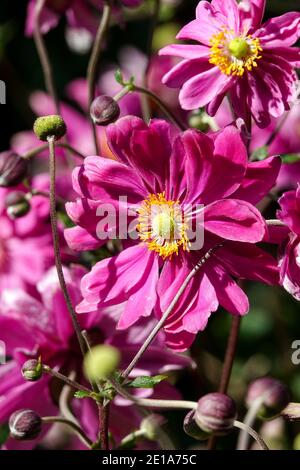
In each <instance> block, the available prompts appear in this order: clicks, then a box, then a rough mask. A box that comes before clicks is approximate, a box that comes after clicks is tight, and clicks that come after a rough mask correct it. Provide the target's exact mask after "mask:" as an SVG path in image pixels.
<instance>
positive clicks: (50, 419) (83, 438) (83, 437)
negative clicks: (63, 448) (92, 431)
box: [42, 416, 93, 449]
mask: <svg viewBox="0 0 300 470" xmlns="http://www.w3.org/2000/svg"><path fill="white" fill-rule="evenodd" d="M42 421H43V423H44V424H54V423H60V424H65V425H66V426H68V427H69V428H70V429H71V430H72V431H73V432H74V433H75V434H76V435H77V436H78V437H79V438H80V440H81V441H82V442H83V443H84V444H85V445H86V446H87V447H88V448H89V449H92V447H93V441H91V439H90V438H89V437H88V436H87V435H86V434H85V432H84V431H83V430H82V429H81V428H80V427H79V426H78V425H77V424H75V423H74V422H73V421H70V420H68V419H65V418H62V417H60V416H45V417H43V418H42Z"/></svg>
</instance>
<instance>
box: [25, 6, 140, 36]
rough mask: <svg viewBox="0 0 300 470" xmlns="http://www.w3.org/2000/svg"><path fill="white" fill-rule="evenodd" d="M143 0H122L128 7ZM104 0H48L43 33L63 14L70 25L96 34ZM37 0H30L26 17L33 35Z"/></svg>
mask: <svg viewBox="0 0 300 470" xmlns="http://www.w3.org/2000/svg"><path fill="white" fill-rule="evenodd" d="M142 2H143V0H122V3H123V5H124V6H126V7H130V8H134V7H137V6H138V5H140V4H141V3H142ZM103 3H104V2H103V1H102V0H46V5H45V7H44V8H43V11H42V14H41V19H40V24H41V31H42V33H48V31H50V30H51V29H52V28H55V27H56V26H57V25H58V23H59V21H60V18H61V16H62V15H66V17H67V21H68V24H69V26H71V27H73V28H84V29H86V30H88V31H90V32H91V33H92V34H95V33H96V31H97V27H98V24H99V16H98V15H97V11H98V12H100V13H101V11H102V8H103ZM35 5H36V0H29V2H28V8H27V19H26V34H27V35H29V36H31V35H32V33H33V30H34V21H35Z"/></svg>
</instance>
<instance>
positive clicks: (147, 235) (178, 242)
mask: <svg viewBox="0 0 300 470" xmlns="http://www.w3.org/2000/svg"><path fill="white" fill-rule="evenodd" d="M137 230H138V232H139V237H140V240H142V241H143V242H145V243H146V244H147V247H148V249H149V250H151V251H155V252H156V253H158V254H159V255H160V256H161V257H162V258H163V259H166V258H171V257H172V256H173V255H174V254H175V255H178V253H179V249H180V247H181V248H182V249H183V250H188V249H189V240H188V237H187V233H186V230H187V226H186V224H185V223H184V215H183V212H182V208H181V207H180V205H179V202H178V201H170V200H167V199H166V198H165V194H164V193H159V194H149V196H148V197H147V199H145V200H144V201H143V202H142V204H141V206H140V208H139V209H138V225H137Z"/></svg>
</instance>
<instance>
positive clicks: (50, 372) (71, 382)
mask: <svg viewBox="0 0 300 470" xmlns="http://www.w3.org/2000/svg"><path fill="white" fill-rule="evenodd" d="M43 372H44V373H45V374H48V375H51V377H55V378H56V379H59V380H61V381H62V382H64V383H66V384H67V385H69V386H70V387H72V388H74V389H75V390H83V391H85V392H87V393H92V390H90V389H89V388H87V387H85V386H84V385H81V384H80V383H78V382H76V381H75V380H71V379H70V378H69V377H66V376H65V375H63V374H61V373H60V372H57V371H56V370H54V369H51V367H49V366H47V365H46V364H43Z"/></svg>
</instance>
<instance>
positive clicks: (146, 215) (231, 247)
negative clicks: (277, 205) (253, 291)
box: [65, 117, 280, 350]
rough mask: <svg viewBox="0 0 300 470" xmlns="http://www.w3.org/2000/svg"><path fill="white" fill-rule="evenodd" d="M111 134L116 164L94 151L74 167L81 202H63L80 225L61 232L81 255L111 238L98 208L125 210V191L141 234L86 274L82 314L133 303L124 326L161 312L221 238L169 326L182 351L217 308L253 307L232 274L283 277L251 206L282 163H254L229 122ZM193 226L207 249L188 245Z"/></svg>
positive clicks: (130, 123) (130, 121)
mask: <svg viewBox="0 0 300 470" xmlns="http://www.w3.org/2000/svg"><path fill="white" fill-rule="evenodd" d="M107 138H108V142H109V145H110V148H111V149H112V151H113V152H114V154H115V155H116V158H117V159H118V161H113V160H108V159H104V158H101V157H88V158H86V159H85V161H84V164H83V165H82V166H81V167H80V168H77V169H75V171H74V175H73V184H74V189H75V191H76V192H77V193H78V195H79V198H78V199H77V200H76V201H75V202H72V203H68V204H67V207H66V208H67V212H68V214H69V216H70V217H71V219H72V220H73V221H74V222H75V224H76V226H75V227H73V228H70V229H67V230H66V231H65V237H66V239H67V242H68V244H69V246H70V247H72V248H73V249H75V250H79V251H81V250H89V249H92V250H93V249H96V248H98V247H99V246H101V245H103V243H105V242H106V241H107V240H105V239H104V240H103V239H102V240H99V238H98V236H97V227H99V225H98V223H99V220H100V223H101V219H100V218H99V216H97V209H98V207H99V206H101V204H111V205H112V206H113V207H115V208H116V209H117V211H119V212H120V213H122V212H123V210H124V209H126V203H125V202H124V201H123V199H122V200H121V201H120V200H119V197H120V196H127V208H130V211H131V213H132V214H134V215H131V218H132V219H133V221H135V222H136V224H137V239H136V240H130V239H128V240H126V249H124V250H123V251H122V252H121V253H120V254H118V255H116V256H115V257H113V258H108V259H104V260H103V261H100V262H98V263H97V264H96V265H95V266H94V267H93V269H92V270H91V272H90V273H88V274H87V275H86V276H84V277H83V280H82V283H81V289H82V294H83V297H84V300H83V302H81V304H80V305H79V306H78V307H77V310H78V312H88V311H94V310H96V309H98V308H99V306H109V305H113V304H116V303H120V302H127V303H126V306H125V309H124V311H123V312H122V315H121V318H120V320H119V324H118V327H119V328H127V327H129V326H131V325H133V324H134V323H135V322H136V321H137V320H138V319H139V318H140V317H143V316H144V317H146V316H149V315H150V314H151V313H152V311H153V310H154V311H155V314H156V316H157V317H160V316H161V314H162V312H163V311H164V310H165V309H166V308H167V307H168V306H169V304H170V302H171V301H172V299H173V297H174V296H175V294H176V293H177V291H178V288H179V287H180V285H181V284H182V282H183V280H184V279H185V277H186V276H187V275H188V273H189V272H190V271H191V269H192V268H193V266H194V265H195V264H196V263H197V262H198V261H199V260H200V258H201V257H202V256H204V255H205V254H206V253H207V251H208V250H210V249H214V248H215V247H216V246H218V245H220V244H222V247H219V248H218V249H216V250H215V252H214V253H213V255H212V256H211V257H210V259H209V260H207V262H206V263H205V264H204V266H203V269H201V270H200V272H199V273H198V274H197V276H196V277H194V278H193V280H192V281H191V282H190V283H189V285H188V287H187V289H186V290H185V293H184V295H183V296H182V297H181V299H180V301H179V303H178V304H177V308H175V310H173V312H172V314H171V315H170V317H169V318H168V320H167V322H166V323H165V332H166V334H167V343H168V345H169V346H171V347H173V348H175V349H178V350H183V349H185V348H186V347H188V346H189V344H191V342H192V340H193V338H194V336H195V334H196V333H197V332H198V331H199V330H203V329H204V328H205V326H206V324H207V321H208V318H209V316H210V314H211V313H212V312H214V311H216V310H217V308H218V305H219V304H221V305H222V306H223V307H225V308H226V309H227V310H228V311H229V312H231V313H233V314H236V315H243V314H245V313H247V311H248V299H247V297H246V295H245V294H244V292H243V291H242V289H241V288H240V287H239V286H238V285H237V283H236V282H235V281H234V280H233V277H237V278H248V279H257V280H261V281H265V282H269V283H276V282H278V279H277V268H276V263H275V260H273V258H272V257H271V256H269V255H268V254H266V253H264V251H262V250H261V249H260V248H258V247H256V245H255V243H256V242H259V241H261V240H262V239H263V238H264V236H265V234H266V226H265V222H264V219H263V218H262V216H261V214H260V213H259V212H258V210H257V209H256V208H255V207H254V205H253V204H256V203H257V202H258V201H259V200H260V199H261V198H262V197H263V196H264V195H265V194H266V193H267V192H268V190H269V189H270V188H271V187H272V186H273V184H274V182H275V180H276V177H277V174H278V171H279V168H280V160H279V159H277V158H268V159H266V160H265V161H262V162H258V163H248V160H247V152H246V149H245V146H244V144H243V142H242V139H241V137H240V134H239V131H238V130H237V129H236V128H234V127H233V126H230V127H227V128H225V129H224V130H223V131H221V132H219V133H216V134H213V135H210V136H207V135H205V134H202V133H200V132H198V131H196V130H188V131H186V132H184V133H182V134H179V135H178V133H177V132H176V130H174V128H173V127H172V126H171V125H170V124H169V123H167V122H165V121H161V120H152V121H151V122H150V124H149V126H147V125H146V124H145V123H144V122H143V121H142V120H141V119H139V118H134V117H126V118H122V119H120V120H119V121H118V122H117V123H115V124H112V125H110V126H109V127H108V128H107ZM199 204H200V205H201V208H200V209H199V211H197V209H196V208H197V207H198V205H199ZM186 208H188V210H187V211H185V209H186ZM182 213H184V218H182ZM98 214H99V212H98ZM199 216H200V217H199ZM199 218H200V219H201V220H199ZM203 219H204V227H203ZM131 221H132V220H131ZM194 223H195V224H196V228H197V230H196V232H197V233H198V232H199V233H201V234H203V230H204V246H203V247H202V248H200V247H199V249H197V250H195V249H191V239H190V237H189V230H188V229H187V225H189V226H191V225H193V224H194ZM102 225H104V228H105V227H106V230H107V233H108V234H111V233H112V232H114V230H115V229H116V228H117V229H118V232H119V234H122V237H123V238H124V233H125V235H126V230H127V227H124V226H123V224H121V225H118V222H117V226H114V224H113V222H112V223H111V224H102ZM168 228H169V230H167V229H168ZM175 234H176V236H175ZM103 238H104V237H103ZM127 238H129V237H127ZM193 246H194V247H195V245H193ZM137 306H138V307H137Z"/></svg>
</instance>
